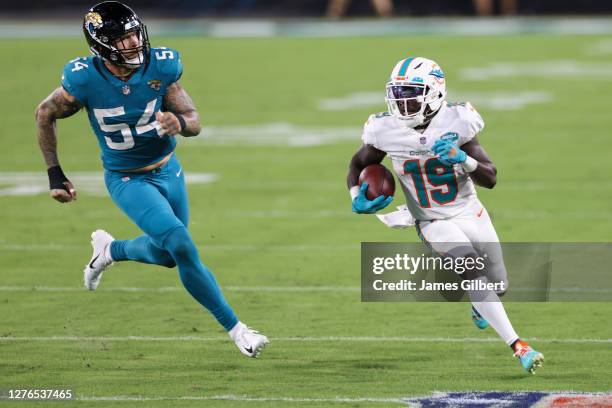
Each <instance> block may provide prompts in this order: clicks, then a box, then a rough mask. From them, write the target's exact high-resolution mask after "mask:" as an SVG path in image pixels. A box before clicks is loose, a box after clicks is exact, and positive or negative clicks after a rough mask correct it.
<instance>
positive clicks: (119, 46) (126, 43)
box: [110, 26, 148, 69]
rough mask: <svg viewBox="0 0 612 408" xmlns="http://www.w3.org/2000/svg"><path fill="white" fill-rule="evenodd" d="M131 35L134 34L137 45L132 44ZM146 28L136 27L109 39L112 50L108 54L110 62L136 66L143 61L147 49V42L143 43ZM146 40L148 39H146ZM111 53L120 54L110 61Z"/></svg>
mask: <svg viewBox="0 0 612 408" xmlns="http://www.w3.org/2000/svg"><path fill="white" fill-rule="evenodd" d="M143 32H144V35H143ZM133 36H136V39H137V41H138V45H136V46H132V44H131V43H130V41H132V38H133ZM145 38H146V28H145V27H144V26H142V27H141V26H139V27H136V28H135V29H133V30H130V31H128V32H126V33H125V34H124V35H122V36H121V37H119V38H115V39H111V43H112V44H113V45H110V48H111V50H112V52H111V54H110V59H111V62H113V63H115V64H117V65H121V66H124V67H127V68H132V69H134V68H138V67H139V66H141V65H142V64H144V62H145V52H146V50H147V48H148V47H147V44H146V43H145ZM147 42H148V41H147ZM113 55H120V56H121V58H117V59H116V60H115V61H112V59H113Z"/></svg>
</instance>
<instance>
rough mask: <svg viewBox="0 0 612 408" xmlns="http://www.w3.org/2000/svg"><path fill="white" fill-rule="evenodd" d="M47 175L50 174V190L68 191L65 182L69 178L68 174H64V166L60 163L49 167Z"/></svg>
mask: <svg viewBox="0 0 612 408" xmlns="http://www.w3.org/2000/svg"><path fill="white" fill-rule="evenodd" d="M47 175H48V176H49V189H50V190H55V189H64V190H66V191H68V189H67V188H66V185H65V184H64V182H66V181H68V178H66V175H65V174H64V172H63V171H62V168H61V167H60V166H59V165H57V166H53V167H49V168H48V169H47Z"/></svg>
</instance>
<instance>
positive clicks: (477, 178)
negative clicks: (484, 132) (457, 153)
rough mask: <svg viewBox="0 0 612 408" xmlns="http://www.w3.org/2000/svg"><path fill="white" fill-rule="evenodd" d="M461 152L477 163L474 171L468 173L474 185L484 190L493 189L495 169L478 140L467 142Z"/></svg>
mask: <svg viewBox="0 0 612 408" xmlns="http://www.w3.org/2000/svg"><path fill="white" fill-rule="evenodd" d="M461 150H463V151H464V152H465V153H466V154H467V155H468V156H469V157H471V158H473V159H474V160H476V161H477V162H478V166H477V167H476V169H475V170H474V171H471V172H469V175H470V177H471V178H472V180H474V183H476V184H477V185H479V186H481V187H485V188H493V187H495V184H497V168H496V167H495V165H494V164H493V162H492V161H491V159H489V155H487V152H485V149H484V148H483V147H482V145H481V144H480V143H478V139H477V138H476V137H474V138H473V139H472V140H470V141H469V142H467V143H464V144H463V145H462V146H461Z"/></svg>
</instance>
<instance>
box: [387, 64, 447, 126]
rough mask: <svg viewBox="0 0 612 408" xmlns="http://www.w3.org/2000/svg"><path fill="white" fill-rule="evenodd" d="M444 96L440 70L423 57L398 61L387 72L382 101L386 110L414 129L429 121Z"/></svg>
mask: <svg viewBox="0 0 612 408" xmlns="http://www.w3.org/2000/svg"><path fill="white" fill-rule="evenodd" d="M445 99H446V82H445V80H444V72H443V71H442V69H441V68H440V67H439V66H438V64H436V63H435V61H432V60H430V59H427V58H421V57H410V58H406V59H403V60H401V61H400V62H398V63H397V64H395V67H394V68H393V71H391V78H390V79H389V82H388V83H387V96H386V98H385V101H386V102H387V106H388V107H389V113H391V114H392V115H393V116H395V117H396V118H398V119H400V120H402V121H403V122H404V123H405V124H406V126H408V127H411V128H414V127H417V126H420V125H423V124H426V123H429V121H430V120H431V118H433V116H434V115H435V114H436V113H437V112H438V111H439V110H440V108H441V107H442V103H443V102H444V100H445Z"/></svg>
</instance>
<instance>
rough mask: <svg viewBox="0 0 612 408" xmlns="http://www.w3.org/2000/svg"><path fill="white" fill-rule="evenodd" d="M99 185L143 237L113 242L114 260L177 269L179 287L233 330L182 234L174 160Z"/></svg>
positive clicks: (182, 199)
mask: <svg viewBox="0 0 612 408" xmlns="http://www.w3.org/2000/svg"><path fill="white" fill-rule="evenodd" d="M104 179H105V182H106V187H107V188H108V191H109V193H110V195H111V197H112V199H113V201H114V202H115V204H117V206H118V207H119V208H120V209H121V210H123V212H124V213H125V214H126V215H127V216H128V217H129V218H130V219H131V220H132V221H133V222H134V223H135V224H136V225H138V227H139V228H140V229H141V230H142V231H143V232H144V233H145V235H141V236H139V237H137V238H135V239H131V240H124V241H123V240H115V241H113V242H112V244H111V248H110V252H111V257H112V258H113V260H114V261H127V260H130V261H137V262H143V263H149V264H156V265H163V266H167V267H169V268H172V267H174V266H175V265H178V270H179V275H180V278H181V281H182V282H183V285H184V286H185V288H186V289H187V291H188V292H189V293H190V294H191V296H193V297H194V298H195V299H196V300H197V301H198V302H199V303H200V304H201V305H202V306H204V307H205V308H206V309H208V311H210V313H212V314H213V316H214V317H215V318H216V319H217V321H218V322H219V323H220V324H221V325H222V326H223V327H224V328H225V329H226V330H230V329H231V328H233V327H234V325H235V324H236V323H237V322H238V319H237V317H236V315H235V313H234V311H233V310H232V308H231V307H230V306H229V304H228V303H227V301H226V300H225V298H224V297H223V294H222V293H221V290H220V288H219V285H218V284H217V281H216V280H215V277H214V276H213V274H212V273H211V272H210V270H208V268H206V266H204V265H203V264H202V262H201V261H200V257H199V255H198V249H197V247H196V245H195V243H194V242H193V239H192V238H191V235H190V234H189V231H188V230H187V224H188V221H189V204H188V201H187V190H186V188H185V174H184V172H183V171H182V168H181V165H180V163H179V161H178V159H177V158H176V155H175V154H173V155H172V157H171V158H170V160H168V162H166V163H165V164H164V165H162V166H160V167H158V168H157V169H154V170H151V171H148V172H144V173H127V172H119V171H111V170H106V171H105V173H104Z"/></svg>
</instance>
